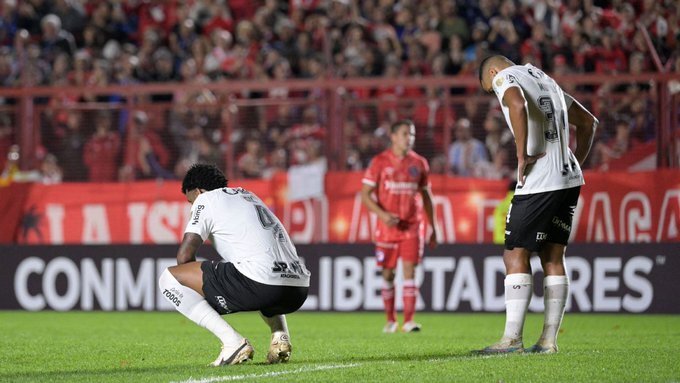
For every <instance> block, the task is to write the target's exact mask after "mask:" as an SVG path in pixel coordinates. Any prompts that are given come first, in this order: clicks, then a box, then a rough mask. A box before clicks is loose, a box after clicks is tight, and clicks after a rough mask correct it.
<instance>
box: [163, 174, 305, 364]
mask: <svg viewBox="0 0 680 383" xmlns="http://www.w3.org/2000/svg"><path fill="white" fill-rule="evenodd" d="M182 193H183V194H184V195H186V197H187V200H188V201H189V203H191V204H192V206H191V218H190V221H189V223H188V224H187V228H186V230H185V232H184V238H183V240H182V244H181V245H180V248H179V251H178V252H177V264H178V265H177V266H173V267H169V268H167V269H166V270H165V271H164V272H163V273H162V274H161V277H160V279H159V281H158V285H159V288H160V290H161V292H162V294H163V296H164V297H165V298H166V299H168V301H170V303H172V305H173V306H175V308H176V309H177V311H179V312H180V313H182V314H184V316H186V317H187V318H189V319H191V320H192V321H193V322H194V323H196V324H198V325H199V326H201V327H204V328H206V329H207V330H209V331H210V332H212V333H213V334H214V335H215V336H216V337H218V338H219V339H220V341H222V352H221V353H220V355H219V356H218V357H217V359H216V360H215V361H214V362H213V363H212V365H213V366H224V365H232V364H238V363H242V362H245V361H248V360H251V359H252V358H253V353H254V350H253V347H252V346H251V345H250V342H248V340H247V339H245V338H244V337H243V336H242V335H241V334H239V333H238V332H236V331H235V330H234V329H233V328H232V327H231V326H230V325H229V324H228V323H227V322H226V321H224V319H222V317H221V316H220V315H224V314H229V313H234V312H238V311H260V313H261V316H262V319H264V321H265V322H266V323H267V325H269V328H270V329H271V333H272V338H271V343H270V347H269V352H268V354H267V361H268V362H269V363H278V362H287V361H288V359H289V358H290V354H291V350H292V349H291V344H290V335H289V333H288V325H287V324H286V317H285V315H284V314H288V313H291V312H294V311H296V310H297V309H299V308H300V307H301V306H302V304H303V303H304V302H305V300H306V299H307V293H308V290H309V277H310V273H309V271H307V269H306V268H305V266H304V265H303V264H301V263H300V260H299V258H298V256H297V252H296V250H295V246H293V243H292V242H291V240H290V237H289V236H288V233H286V230H285V229H284V227H283V225H282V224H281V222H280V221H279V220H278V219H277V218H276V216H275V215H274V214H273V213H272V212H271V211H270V210H269V208H267V206H266V205H265V204H264V203H263V202H262V201H261V200H260V199H259V198H258V197H257V196H256V195H255V194H253V193H251V192H249V191H247V190H244V189H241V188H229V187H227V180H226V178H225V177H224V174H222V172H221V171H220V170H219V169H217V168H216V167H215V166H212V165H201V164H197V165H194V166H192V167H191V169H189V171H188V172H187V174H186V176H185V177H184V180H183V182H182ZM208 238H210V240H211V241H212V243H213V245H214V246H215V249H216V250H217V253H218V254H219V255H220V256H221V257H222V258H223V259H224V260H223V261H219V262H218V261H205V262H196V252H197V250H198V248H199V247H200V246H201V245H202V244H203V241H205V240H206V239H208Z"/></svg>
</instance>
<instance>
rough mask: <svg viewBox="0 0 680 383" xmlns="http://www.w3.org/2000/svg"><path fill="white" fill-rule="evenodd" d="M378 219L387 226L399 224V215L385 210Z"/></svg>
mask: <svg viewBox="0 0 680 383" xmlns="http://www.w3.org/2000/svg"><path fill="white" fill-rule="evenodd" d="M380 219H381V220H382V221H383V222H385V225H387V226H389V227H394V226H397V225H398V224H399V217H397V216H396V215H394V214H392V213H390V212H387V211H386V212H385V213H383V214H381V215H380Z"/></svg>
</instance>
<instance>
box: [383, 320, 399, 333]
mask: <svg viewBox="0 0 680 383" xmlns="http://www.w3.org/2000/svg"><path fill="white" fill-rule="evenodd" d="M398 327H399V325H398V324H397V322H387V323H385V327H383V332H384V333H385V334H394V333H395V332H397V328H398Z"/></svg>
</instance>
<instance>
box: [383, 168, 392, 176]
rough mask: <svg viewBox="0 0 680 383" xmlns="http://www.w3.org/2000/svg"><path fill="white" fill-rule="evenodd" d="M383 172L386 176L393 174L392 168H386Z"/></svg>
mask: <svg viewBox="0 0 680 383" xmlns="http://www.w3.org/2000/svg"><path fill="white" fill-rule="evenodd" d="M384 172H385V174H386V175H388V176H391V175H392V174H393V173H394V168H391V167H386V168H385V170H384Z"/></svg>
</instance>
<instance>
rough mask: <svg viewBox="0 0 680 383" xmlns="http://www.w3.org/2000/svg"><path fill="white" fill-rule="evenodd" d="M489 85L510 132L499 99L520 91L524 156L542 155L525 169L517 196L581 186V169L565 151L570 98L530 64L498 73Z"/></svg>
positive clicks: (512, 67) (567, 147)
mask: <svg viewBox="0 0 680 383" xmlns="http://www.w3.org/2000/svg"><path fill="white" fill-rule="evenodd" d="M492 85H493V89H494V91H495V92H496V95H497V97H498V99H499V101H500V103H501V106H502V109H503V114H504V115H505V119H506V121H507V122H508V125H509V126H510V128H511V129H512V125H511V124H510V114H509V113H510V112H509V109H508V107H507V106H505V105H504V104H503V96H504V94H505V91H507V90H508V89H509V88H512V87H519V88H521V89H522V93H523V95H524V98H525V99H526V101H527V117H528V121H527V128H528V131H527V154H528V155H530V156H533V155H538V154H541V153H545V156H544V157H542V158H540V159H539V160H538V161H537V162H536V164H535V165H534V166H532V167H531V168H529V169H528V170H529V171H528V174H527V178H526V182H525V183H524V185H518V187H517V194H530V193H541V192H546V191H551V190H558V189H565V188H569V187H574V186H579V185H582V184H583V183H584V181H583V175H582V173H581V168H580V166H579V164H578V161H576V158H575V157H574V154H573V153H572V152H571V150H570V149H569V122H568V118H567V116H568V108H569V106H570V102H569V101H570V100H571V98H566V99H565V94H564V92H563V91H562V89H561V88H560V86H559V85H558V84H557V83H556V82H555V80H553V79H552V78H551V77H550V76H548V75H547V74H545V73H544V72H543V71H542V70H540V69H538V68H536V67H535V66H533V65H531V64H526V65H513V66H511V67H508V68H505V69H503V70H502V71H501V72H499V73H498V74H497V75H496V76H495V77H494V79H493V83H492ZM513 134H514V131H513Z"/></svg>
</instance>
